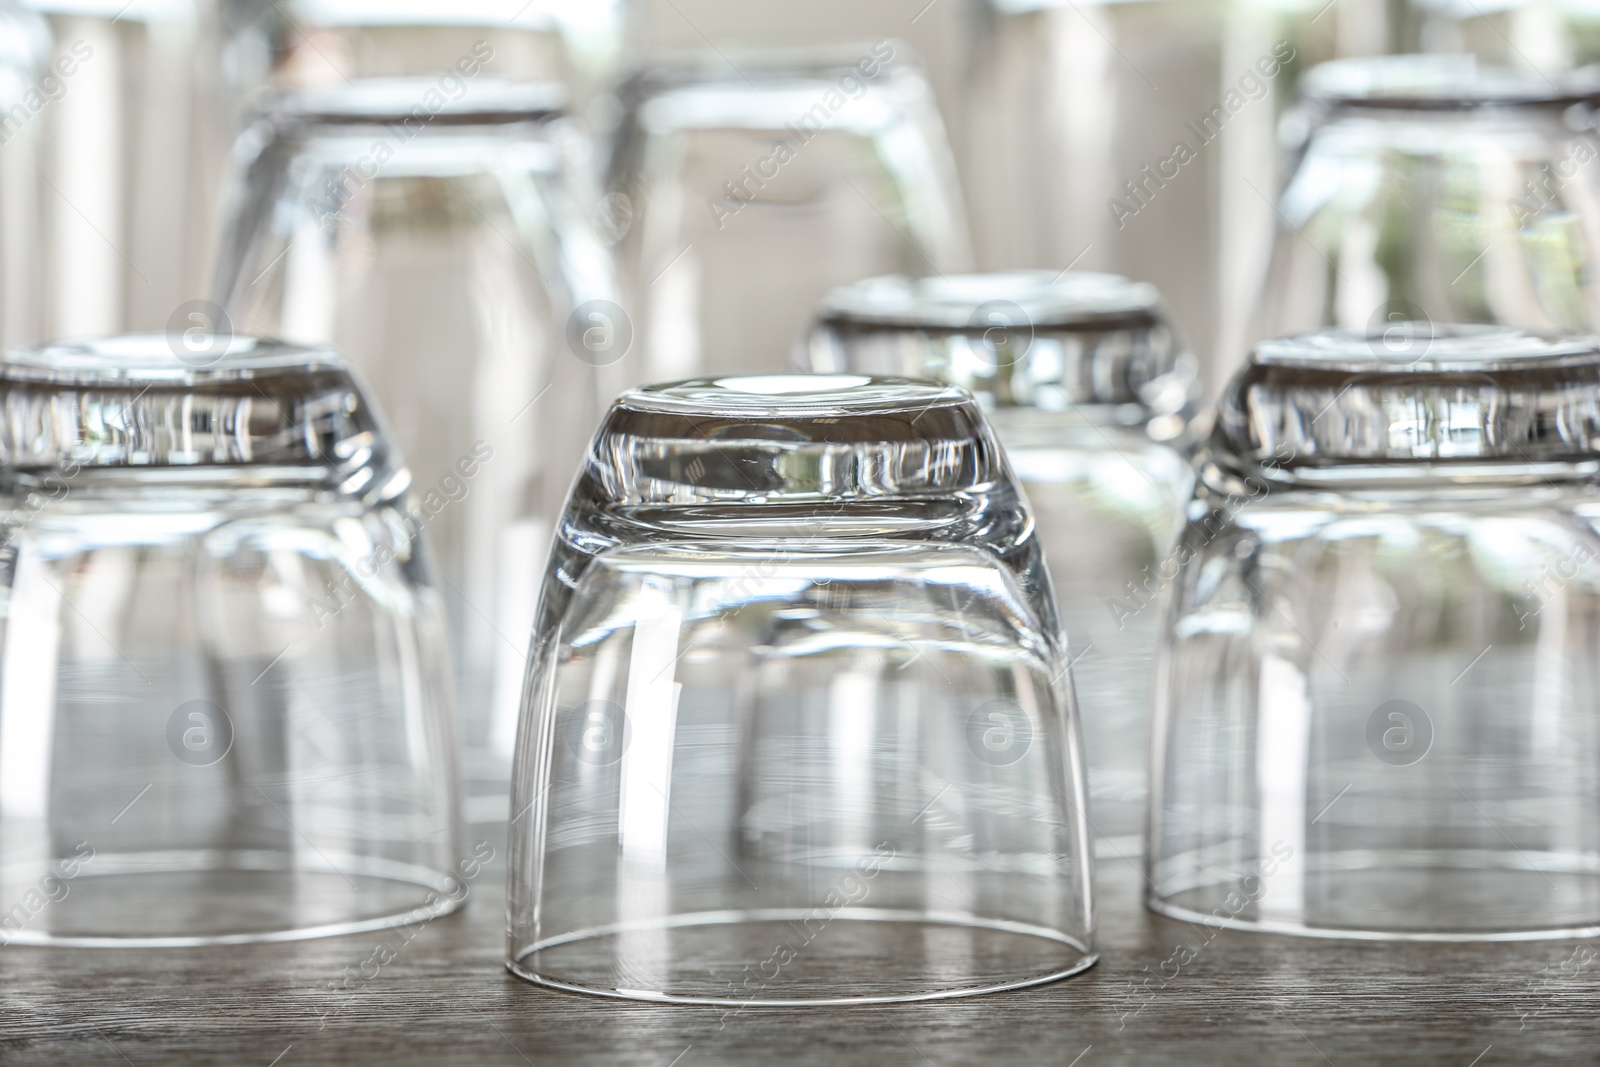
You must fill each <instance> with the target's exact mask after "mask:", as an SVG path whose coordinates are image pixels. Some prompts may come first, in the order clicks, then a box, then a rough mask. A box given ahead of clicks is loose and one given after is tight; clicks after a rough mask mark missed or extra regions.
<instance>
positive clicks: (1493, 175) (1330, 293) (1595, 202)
mask: <svg viewBox="0 0 1600 1067" xmlns="http://www.w3.org/2000/svg"><path fill="white" fill-rule="evenodd" d="M1301 88H1302V94H1303V100H1302V102H1301V105H1300V107H1299V109H1298V111H1297V112H1295V113H1294V114H1292V115H1291V116H1290V117H1289V121H1287V122H1286V123H1285V130H1286V132H1287V135H1288V137H1289V140H1290V143H1291V145H1294V144H1296V142H1299V143H1298V147H1294V148H1293V149H1292V150H1293V152H1294V153H1295V154H1296V155H1297V165H1296V167H1295V168H1294V174H1293V177H1292V178H1291V179H1290V181H1289V184H1288V186H1287V188H1286V189H1285V190H1284V192H1283V196H1282V198H1281V200H1280V201H1279V227H1278V235H1277V243H1276V248H1275V250H1274V253H1273V258H1272V263H1271V268H1270V271H1269V273H1268V275H1267V277H1266V281H1265V285H1264V288H1263V290H1262V292H1261V294H1260V299H1259V305H1258V308H1257V315H1256V323H1255V327H1254V333H1255V336H1256V337H1258V338H1270V337H1279V336H1284V335H1288V334H1293V333H1299V332H1302V331H1306V330H1314V329H1318V328H1321V327H1326V326H1338V327H1343V328H1347V329H1361V330H1366V329H1377V328H1379V327H1381V326H1383V325H1385V324H1395V323H1403V322H1407V321H1413V320H1416V321H1420V320H1424V319H1432V320H1434V321H1437V322H1477V323H1496V324H1500V325H1506V326H1513V327H1517V328H1519V329H1526V330H1531V331H1535V332H1539V331H1563V332H1570V331H1578V332H1587V331H1591V330H1594V329H1596V328H1600V280H1597V279H1600V275H1597V273H1596V271H1595V269H1594V257H1595V253H1596V250H1597V249H1600V167H1597V166H1596V162H1595V161H1596V158H1597V157H1600V136H1597V135H1596V133H1595V129H1594V122H1593V117H1594V108H1595V105H1596V103H1597V102H1600V81H1597V80H1596V79H1595V78H1594V77H1593V76H1592V72H1589V73H1588V74H1582V75H1580V74H1573V75H1566V76H1561V77H1559V78H1556V79H1551V78H1547V77H1545V76H1542V75H1540V74H1537V73H1514V72H1511V71H1506V70H1499V69H1496V68H1490V67H1481V66H1479V65H1478V63H1477V62H1476V60H1474V59H1473V58H1472V57H1471V56H1444V55H1420V56H1391V57H1385V58H1380V59H1366V60H1340V61H1337V62H1333V63H1327V64H1324V65H1322V66H1320V67H1317V68H1315V69H1314V70H1312V71H1310V72H1309V73H1308V74H1307V75H1306V77H1305V78H1304V80H1303V81H1302V86H1301ZM1306 131H1309V132H1306Z"/></svg>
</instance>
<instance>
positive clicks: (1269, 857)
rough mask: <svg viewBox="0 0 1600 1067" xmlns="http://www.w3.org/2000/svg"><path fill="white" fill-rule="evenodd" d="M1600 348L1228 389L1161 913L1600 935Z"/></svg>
mask: <svg viewBox="0 0 1600 1067" xmlns="http://www.w3.org/2000/svg"><path fill="white" fill-rule="evenodd" d="M1597 395H1600V347H1597V345H1596V342H1595V340H1594V339H1593V338H1584V339H1575V340H1573V339H1568V340H1546V339H1541V338H1539V337H1537V336H1533V335H1529V334H1524V333H1521V332H1518V331H1513V330H1509V329H1506V328H1502V327H1493V326H1481V325H1480V326H1451V327H1432V326H1430V325H1429V324H1427V323H1405V324H1399V325H1395V326H1391V327H1387V328H1385V329H1384V330H1382V331H1379V332H1374V333H1366V332H1364V331H1333V332H1328V333H1321V334H1311V335H1308V336H1304V337H1300V338H1297V339H1293V340H1285V341H1275V342H1268V343H1266V344H1263V345H1261V346H1260V347H1259V348H1258V349H1257V350H1256V352H1255V354H1254V356H1253V358H1252V359H1251V360H1250V362H1249V364H1248V365H1247V366H1246V367H1245V368H1244V370H1242V371H1241V372H1240V374H1239V376H1238V377H1237V378H1236V379H1235V380H1234V382H1233V383H1232V385H1231V386H1230V387H1229V388H1228V390H1227V392H1226V394H1225V396H1224V397H1223V400H1222V403H1221V409H1220V411H1219V413H1218V415H1217V420H1216V426H1215V430H1214V433H1213V435H1212V437H1211V440H1210V443H1209V446H1208V451H1207V454H1206V456H1205V461H1204V464H1203V466H1202V468H1201V483H1200V486H1199V488H1198V489H1197V491H1196V494H1195V499H1194V502H1193V503H1192V504H1191V506H1190V512H1189V516H1190V517H1189V524H1188V527H1187V529H1186V530H1185V532H1184V535H1183V538H1182V540H1181V542H1180V544H1179V548H1178V557H1177V558H1178V560H1179V562H1180V565H1181V569H1180V572H1179V574H1178V577H1177V581H1176V582H1175V584H1174V588H1173V596H1172V600H1171V602H1170V612H1169V615H1168V617H1167V619H1166V631H1165V635H1164V638H1163V643H1162V647H1161V651H1160V653H1159V656H1158V670H1157V678H1156V683H1155V684H1156V703H1155V716H1156V718H1155V727H1156V728H1155V762H1154V768H1155V776H1156V777H1155V792H1154V795H1153V797H1152V803H1151V823H1150V834H1151V838H1150V853H1151V854H1150V864H1149V877H1150V885H1151V889H1150V904H1151V907H1153V908H1154V909H1155V910H1157V911H1160V912H1162V913H1165V914H1167V915H1171V916H1174V917H1177V918H1181V919H1185V920H1188V921H1190V922H1201V923H1206V924H1210V925H1222V926H1239V927H1247V928H1252V929H1261V930H1270V931H1277V932H1284V933H1297V934H1314V935H1322V936H1342V937H1362V938H1415V939H1458V938H1486V939H1520V938H1531V937H1559V936H1569V935H1580V934H1582V935H1592V934H1596V933H1600V820H1596V818H1595V812H1596V810H1600V773H1597V762H1596V761H1597V758H1600V757H1597V753H1600V529H1597V525H1596V524H1597V522H1600V490H1597V489H1596V482H1595V474H1596V472H1597V470H1600V405H1597V404H1596V401H1595V398H1596V396H1597Z"/></svg>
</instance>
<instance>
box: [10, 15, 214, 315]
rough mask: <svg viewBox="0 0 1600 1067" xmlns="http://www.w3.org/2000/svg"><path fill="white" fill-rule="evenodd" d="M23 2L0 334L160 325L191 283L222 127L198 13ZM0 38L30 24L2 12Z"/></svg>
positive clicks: (194, 286)
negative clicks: (32, 63)
mask: <svg viewBox="0 0 1600 1067" xmlns="http://www.w3.org/2000/svg"><path fill="white" fill-rule="evenodd" d="M28 8H30V9H31V10H32V11H34V12H35V13H36V15H37V17H38V18H39V19H40V20H42V24H43V26H44V27H45V31H46V33H47V35H48V43H47V44H46V46H45V53H44V55H42V56H41V61H40V63H39V66H38V67H37V69H36V73H35V75H34V81H33V83H32V91H31V92H25V93H24V95H23V98H22V99H21V100H20V101H18V102H16V103H13V104H12V105H11V106H10V107H9V109H8V110H7V111H6V113H5V115H4V118H3V122H0V156H3V157H5V163H4V165H3V166H0V202H4V203H5V204H6V205H7V207H6V209H5V212H6V214H5V222H4V226H3V231H4V232H3V239H4V241H5V246H6V247H5V250H4V260H5V262H6V263H7V264H17V265H19V266H17V267H16V268H13V267H10V266H8V267H7V269H6V279H5V280H6V282H7V293H6V297H5V301H4V304H3V310H4V315H5V320H4V323H3V324H0V336H3V339H4V341H5V342H6V343H11V344H15V343H24V342H33V341H38V340H42V339H45V338H54V337H84V336H92V335H100V334H108V333H115V332H119V331H122V330H128V329H158V330H159V329H165V328H166V327H167V326H168V324H169V322H170V321H171V320H172V316H173V315H174V313H175V312H177V311H178V309H179V307H180V305H181V304H183V302H184V301H185V300H188V299H190V298H192V297H194V296H197V295H199V293H200V292H201V290H202V287H203V282H204V276H203V269H204V267H203V265H204V263H205V257H206V254H207V251H208V243H209V241H210V239H211V233H212V226H213V222H214V218H215V214H216V211H217V207H218V199H217V194H218V191H219V189H220V188H221V186H222V184H223V181H224V174H225V171H226V165H227V160H228V146H229V144H230V143H231V141H232V137H233V116H232V115H231V114H230V111H229V107H228V102H229V100H230V99H232V96H231V94H230V92H229V91H227V90H226V89H225V86H224V83H225V78H224V74H223V67H222V61H223V59H224V58H225V53H224V50H223V48H222V47H221V39H220V35H219V33H218V27H217V25H216V22H215V20H214V18H213V12H212V10H211V9H210V8H209V7H208V6H204V5H202V4H201V3H199V2H198V0H131V2H129V3H121V2H112V0H105V2H103V3H102V2H99V0H87V2H82V0H61V2H59V3H57V2H51V0H37V2H33V3H30V4H29V5H28ZM0 33H5V34H7V35H8V36H14V35H17V34H22V35H24V36H26V37H27V38H28V39H29V40H30V41H31V40H32V39H33V38H34V37H35V36H36V35H37V30H35V29H33V28H30V27H27V26H26V25H25V24H23V23H22V22H21V20H20V19H19V18H18V16H17V14H16V12H15V10H14V9H13V10H12V11H11V13H9V14H6V15H5V16H3V17H0ZM7 51H8V52H14V51H15V48H14V47H13V46H8V47H7ZM21 264H31V265H32V266H31V269H26V268H23V267H21V266H20V265H21ZM191 325H196V324H194V323H191V322H188V321H184V322H182V323H181V325H180V328H181V329H186V328H189V327H190V326H191ZM199 325H202V326H208V325H210V324H209V323H204V324H199Z"/></svg>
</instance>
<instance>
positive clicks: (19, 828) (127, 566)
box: [0, 335, 465, 945]
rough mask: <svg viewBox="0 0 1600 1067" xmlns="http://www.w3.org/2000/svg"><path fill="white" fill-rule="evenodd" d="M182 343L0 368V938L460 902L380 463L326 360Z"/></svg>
mask: <svg viewBox="0 0 1600 1067" xmlns="http://www.w3.org/2000/svg"><path fill="white" fill-rule="evenodd" d="M188 340H189V341H190V342H191V345H190V346H188V347H186V346H185V345H184V343H183V341H184V339H183V338H180V337H176V336H174V337H166V336H156V335H150V336H142V337H122V338H116V339H112V340H106V341H99V342H93V343H85V344H63V345H58V346H53V347H46V348H41V349H37V350H22V351H14V352H12V353H11V354H9V355H7V356H6V357H4V359H3V360H0V409H3V410H4V412H5V416H6V417H5V419H4V421H3V423H0V507H3V508H4V513H3V516H0V529H3V534H4V541H3V544H0V580H3V594H4V595H3V608H0V943H5V944H13V943H15V944H88V945H197V944H217V943H240V942H247V941H264V940H283V939H288V938H299V937H310V936H315V935H322V934H340V933H351V932H355V931H359V930H365V929H375V928H378V927H381V926H387V925H391V924H394V923H399V922H410V921H416V920H420V919H423V918H427V917H430V916H433V915H438V914H442V913H443V912H446V911H450V910H453V909H454V908H455V907H456V906H458V905H459V904H460V903H461V901H462V900H463V899H464V897H465V881H464V880H463V877H462V876H461V874H460V872H459V871H458V870H457V869H456V865H457V864H458V863H461V862H462V861H463V860H464V859H465V858H464V857H462V856H460V855H458V854H457V838H458V834H457V800H456V776H455V750H454V743H453V742H454V739H453V736H452V728H453V723H452V707H451V698H452V694H451V692H450V683H449V664H448V653H447V650H446V647H445V640H446V639H445V632H444V617H443V609H442V606H441V604H440V601H439V598H438V596H437V594H436V593H435V591H434V589H433V587H432V585H431V583H430V580H429V577H428V572H427V567H426V565H425V563H426V561H425V558H424V552H423V549H422V545H421V542H420V540H419V538H420V534H421V531H420V529H419V527H418V523H417V521H416V519H415V517H414V516H413V515H412V514H411V512H410V511H409V510H408V507H409V505H408V496H407V485H408V483H409V480H410V479H409V475H408V474H407V472H406V469H405V466H404V464H403V463H402V462H401V460H400V458H399V456H398V455H397V454H396V453H395V452H394V451H393V450H392V449H391V447H390V445H389V442H388V440H387V437H386V435H385V433H384V431H383V427H382V425H381V423H380V422H379V420H378V417H377V416H376V414H375V413H374V411H373V408H372V406H371V403H370V401H369V399H368V397H367V394H366V393H365V392H364V391H363V389H362V387H361V385H360V383H359V382H358V381H356V380H355V379H354V378H353V377H352V375H351V372H350V370H349V369H348V367H347V366H346V364H345V363H344V361H343V360H342V359H341V358H340V357H339V356H338V355H337V354H336V353H333V352H331V351H328V350H325V349H323V350H318V349H300V348H292V347H288V346H282V345H275V344H269V343H265V342H256V341H253V340H249V339H244V338H235V339H230V338H222V337H216V338H204V339H203V340H204V343H203V344H199V345H195V344H193V343H192V342H194V341H195V340H196V338H194V337H193V336H191V337H190V338H188ZM175 353H177V354H175Z"/></svg>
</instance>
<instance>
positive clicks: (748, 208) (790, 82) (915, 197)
mask: <svg viewBox="0 0 1600 1067" xmlns="http://www.w3.org/2000/svg"><path fill="white" fill-rule="evenodd" d="M730 55H732V58H731V59H729V60H728V61H726V62H723V63H720V64H715V65H714V64H709V63H705V64H701V63H696V62H691V61H684V62H681V63H677V64H666V63H663V64H662V65H660V66H656V67H653V68H650V69H647V70H645V71H644V72H642V73H640V74H638V75H636V76H635V77H633V78H632V79H631V80H630V81H629V82H628V83H627V84H626V85H624V86H623V88H622V90H621V94H620V95H621V99H622V103H623V118H622V120H621V122H620V126H619V131H618V133H617V135H616V138H615V143H614V144H613V146H612V154H611V159H610V164H609V168H608V177H607V189H608V193H607V201H606V205H607V217H608V219H610V220H611V221H612V233H613V235H614V236H615V237H616V239H617V242H618V243H617V253H618V263H619V268H620V271H621V274H622V278H623V284H624V287H625V291H626V292H627V293H628V295H629V305H628V306H629V308H630V310H631V311H632V314H633V325H634V329H635V334H636V337H637V338H638V343H639V346H640V350H641V355H642V357H643V363H642V370H643V372H644V373H645V376H646V377H645V379H643V380H662V379H673V378H687V377H691V376H695V375H702V374H727V373H745V372H756V371H782V370H786V369H787V368H788V364H789V361H790V357H791V353H792V352H793V349H794V346H795V343H796V340H797V339H798V338H799V337H800V336H801V335H802V334H803V333H804V332H805V328H806V325H807V323H808V322H809V320H810V317H811V311H812V308H813V307H814V306H815V304H816V302H817V300H818V299H819V298H820V297H821V296H822V294H823V293H825V292H826V291H827V290H828V289H830V288H832V287H833V286H836V285H843V284H846V283H848V282H853V281H856V280H858V279H860V278H865V277H868V276H871V275H874V274H883V273H888V272H896V273H913V274H927V273H936V272H947V271H952V270H959V269H962V268H964V267H965V266H966V265H967V259H968V254H969V253H968V248H967V234H966V222H965V216H964V214H963V209H962V206H961V194H960V189H959V187H958V185H957V183H956V179H955V169H954V162H953V160H952V158H951V155H950V150H949V147H948V145H947V143H946V141H945V135H944V128H943V125H942V123H941V122H940V120H939V114H938V109H937V107H936V105H935V103H934V100H933V94H932V90H931V89H930V88H929V87H928V83H927V81H926V80H925V79H924V78H923V76H922V74H921V73H920V72H919V71H918V70H917V68H916V67H915V66H914V61H913V60H912V59H911V58H910V48H909V46H907V45H906V44H905V43H904V42H900V41H889V40H884V41H879V42H877V43H876V44H862V45H859V46H855V47H853V48H850V49H848V50H845V51H841V52H834V51H831V50H830V51H828V52H825V53H816V52H809V53H808V52H769V53H741V54H732V53H730Z"/></svg>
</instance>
